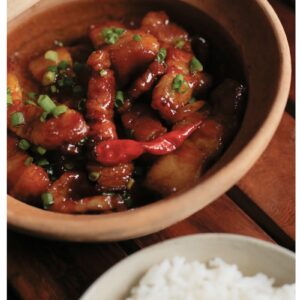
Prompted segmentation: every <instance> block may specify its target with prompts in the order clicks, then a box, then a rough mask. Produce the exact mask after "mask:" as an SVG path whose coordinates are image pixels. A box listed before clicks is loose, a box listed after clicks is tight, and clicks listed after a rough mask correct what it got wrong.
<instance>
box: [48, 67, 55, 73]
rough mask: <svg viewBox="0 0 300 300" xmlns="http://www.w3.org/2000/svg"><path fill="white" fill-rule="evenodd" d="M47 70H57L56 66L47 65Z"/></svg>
mask: <svg viewBox="0 0 300 300" xmlns="http://www.w3.org/2000/svg"><path fill="white" fill-rule="evenodd" d="M47 70H48V71H50V72H54V73H56V72H57V66H49V67H48V68H47Z"/></svg>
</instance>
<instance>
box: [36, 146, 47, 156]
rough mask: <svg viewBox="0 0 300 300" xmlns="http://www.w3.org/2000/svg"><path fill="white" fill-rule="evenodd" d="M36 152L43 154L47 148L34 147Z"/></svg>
mask: <svg viewBox="0 0 300 300" xmlns="http://www.w3.org/2000/svg"><path fill="white" fill-rule="evenodd" d="M36 152H37V153H38V154H40V155H44V154H45V153H46V152H47V150H46V149H45V148H43V147H41V146H38V147H36Z"/></svg>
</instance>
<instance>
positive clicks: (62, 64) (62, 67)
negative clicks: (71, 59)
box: [57, 60, 69, 70]
mask: <svg viewBox="0 0 300 300" xmlns="http://www.w3.org/2000/svg"><path fill="white" fill-rule="evenodd" d="M68 66H69V63H68V62H67V61H66V60H62V61H61V62H60V63H59V64H58V66H57V68H58V69H59V70H65V69H67V68H68Z"/></svg>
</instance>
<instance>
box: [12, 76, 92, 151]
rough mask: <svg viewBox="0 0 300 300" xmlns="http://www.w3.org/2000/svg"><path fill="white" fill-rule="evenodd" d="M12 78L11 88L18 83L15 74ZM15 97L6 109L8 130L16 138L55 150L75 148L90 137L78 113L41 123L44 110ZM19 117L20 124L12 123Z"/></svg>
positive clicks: (67, 113) (69, 112)
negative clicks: (63, 147)
mask: <svg viewBox="0 0 300 300" xmlns="http://www.w3.org/2000/svg"><path fill="white" fill-rule="evenodd" d="M9 76H10V78H11V79H10V82H9V84H11V82H17V81H18V79H17V78H16V76H15V75H14V74H13V73H9ZM12 78H14V79H12ZM8 88H9V89H13V88H14V86H12V85H9V86H8ZM14 97H15V96H14ZM14 97H12V103H11V104H10V105H8V109H7V118H8V119H7V126H8V128H9V129H10V131H12V132H14V133H15V134H16V135H17V136H19V137H22V138H25V139H27V140H29V141H31V142H32V143H33V144H36V145H40V146H43V147H45V148H47V149H55V148H57V147H59V146H61V145H63V144H65V143H72V144H76V143H78V142H79V141H80V140H82V139H83V138H84V137H85V136H86V135H87V133H88V129H89V128H88V126H87V125H86V123H85V121H84V119H83V117H82V115H81V114H80V113H79V112H77V111H75V110H71V109H68V110H67V111H66V112H65V113H63V114H60V115H59V116H57V117H52V118H50V119H48V120H45V121H44V122H42V121H41V118H40V117H41V115H42V113H43V110H42V108H40V107H39V106H37V105H36V104H34V103H33V104H25V103H24V102H23V100H22V99H14ZM16 114H17V116H18V117H19V118H20V120H19V121H21V122H18V123H17V124H15V123H14V122H13V119H14V116H16ZM21 119H22V120H21Z"/></svg>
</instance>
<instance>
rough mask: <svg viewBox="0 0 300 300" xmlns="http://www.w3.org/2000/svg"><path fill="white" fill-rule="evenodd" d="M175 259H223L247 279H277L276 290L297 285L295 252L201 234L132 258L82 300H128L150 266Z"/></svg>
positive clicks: (253, 241) (238, 238) (106, 275)
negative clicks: (236, 267) (234, 265)
mask: <svg viewBox="0 0 300 300" xmlns="http://www.w3.org/2000/svg"><path fill="white" fill-rule="evenodd" d="M174 256H183V257H186V259H187V260H188V261H194V260H198V261H201V262H207V261H209V260H210V259H212V258H214V257H220V258H222V259H223V260H224V261H225V262H227V263H229V264H236V265H237V266H238V268H239V270H240V271H241V272H242V273H243V275H244V276H245V275H246V276H253V275H255V274H257V273H259V272H261V273H265V274H266V275H267V276H269V277H272V278H274V279H275V285H276V286H281V285H283V284H288V283H289V284H291V283H294V282H295V257H294V254H293V253H292V252H290V251H288V250H285V249H284V248H281V247H279V246H276V245H273V244H271V243H267V242H263V241H260V240H257V239H254V238H246V237H242V236H238V235H228V234H201V235H191V236H187V237H182V238H176V239H172V240H169V241H166V242H163V243H159V244H157V245H155V246H151V247H149V248H146V249H144V250H142V251H139V252H137V253H136V254H134V255H131V256H129V257H128V258H126V259H124V260H123V261H121V262H120V263H118V264H117V265H115V266H114V267H112V268H111V269H110V270H108V271H107V272H106V273H104V274H103V275H102V276H101V277H100V278H99V279H98V280H96V281H95V283H94V284H93V285H92V286H91V287H90V288H89V289H88V290H87V292H86V293H85V294H84V295H83V296H82V298H81V300H96V299H99V295H101V299H103V300H106V299H107V300H108V299H114V300H121V299H125V298H126V296H128V292H129V290H130V288H132V287H133V286H135V285H136V284H137V283H138V281H139V279H140V278H141V277H142V276H143V274H144V273H145V272H146V271H147V270H148V269H149V268H150V267H151V266H153V265H154V264H158V263H160V262H162V261H163V260H164V259H167V258H168V259H170V258H172V257H174ZM124 274H126V276H124ZM112 283H113V284H112Z"/></svg>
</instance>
